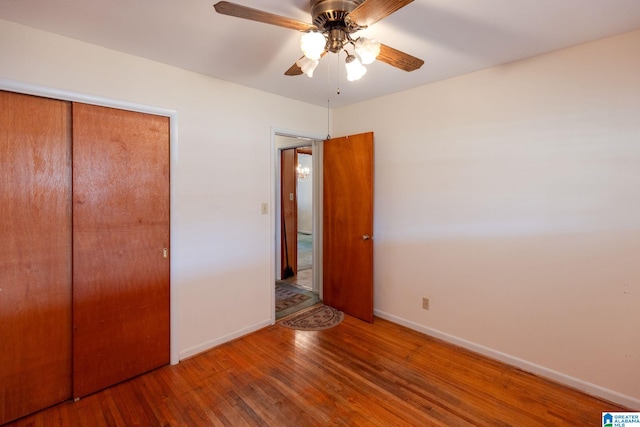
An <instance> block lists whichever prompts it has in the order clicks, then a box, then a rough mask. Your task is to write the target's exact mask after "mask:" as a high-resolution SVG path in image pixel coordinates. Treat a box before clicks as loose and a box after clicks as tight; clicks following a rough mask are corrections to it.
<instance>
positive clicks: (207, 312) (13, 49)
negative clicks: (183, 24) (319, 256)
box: [0, 20, 326, 357]
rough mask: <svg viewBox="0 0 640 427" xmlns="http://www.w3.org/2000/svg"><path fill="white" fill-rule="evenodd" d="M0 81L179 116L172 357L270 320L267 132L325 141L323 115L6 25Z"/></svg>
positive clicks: (0, 40)
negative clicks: (300, 134)
mask: <svg viewBox="0 0 640 427" xmlns="http://www.w3.org/2000/svg"><path fill="white" fill-rule="evenodd" d="M0 79H10V80H13V81H20V82H26V83H33V84H36V85H42V86H48V87H51V88H55V89H58V90H64V91H71V92H75V93H80V94H85V95H92V96H97V97H106V98H112V99H116V100H119V101H126V102H131V103H138V104H144V105H149V106H154V107H161V108H165V109H170V110H176V111H177V117H178V140H177V141H172V144H173V148H174V159H173V160H174V164H173V166H172V167H173V169H172V171H171V179H172V185H173V186H174V190H175V192H174V194H173V200H172V212H171V215H172V223H171V227H172V235H173V236H174V239H173V241H172V245H171V246H172V251H171V268H172V272H171V274H172V283H171V285H172V287H173V288H174V289H177V291H178V292H177V294H178V308H177V313H176V312H174V313H172V314H173V316H176V315H177V316H178V330H179V333H178V336H179V343H178V350H179V352H180V356H181V357H186V356H189V355H191V354H194V353H196V352H198V351H201V350H204V349H206V348H208V347H211V346H213V345H215V344H217V343H220V342H222V341H225V340H228V339H230V338H232V337H235V336H237V335H239V334H243V333H246V332H249V331H251V330H253V329H256V328H258V327H261V326H264V325H266V324H269V323H270V321H271V320H270V319H271V316H272V311H273V306H272V305H273V302H272V295H271V293H272V291H271V289H272V286H273V283H272V282H271V280H270V278H271V271H272V268H273V266H272V265H271V258H270V257H271V249H272V246H273V244H274V243H273V242H274V240H273V236H272V233H273V232H274V231H273V226H272V222H273V221H272V216H271V215H272V214H273V211H274V210H273V207H271V209H270V211H271V214H270V215H261V203H262V202H270V197H271V186H272V182H273V179H272V178H273V177H272V171H271V165H272V163H271V162H272V159H271V129H272V126H273V127H277V128H284V129H300V130H302V131H304V132H307V133H309V132H310V133H315V134H324V133H326V111H324V110H323V109H322V108H319V107H314V106H311V105H307V104H304V103H300V102H297V101H292V100H289V99H286V98H282V97H278V96H274V95H271V94H268V93H265V92H260V91H256V90H253V89H248V88H244V87H242V86H238V85H234V84H231V83H227V82H224V81H220V80H215V79H212V78H209V77H206V76H203V75H200V74H195V73H191V72H187V71H184V70H181V69H177V68H174V67H169V66H166V65H163V64H159V63H155V62H152V61H148V60H145V59H142V58H137V57H134V56H131V55H126V54H123V53H118V52H114V51H111V50H107V49H103V48H99V47H96V46H92V45H89V44H86V43H81V42H78V41H74V40H71V39H68V38H64V37H60V36H57V35H54V34H51V33H45V32H42V31H37V30H33V29H30V28H27V27H24V26H20V25H17V24H14V23H10V22H8V21H2V20H0ZM176 145H177V147H176ZM176 148H177V150H175V149H176ZM176 154H177V155H176Z"/></svg>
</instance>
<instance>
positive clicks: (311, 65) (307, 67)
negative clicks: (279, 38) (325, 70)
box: [296, 56, 320, 77]
mask: <svg viewBox="0 0 640 427" xmlns="http://www.w3.org/2000/svg"><path fill="white" fill-rule="evenodd" d="M319 63H320V62H319V61H318V60H317V59H309V58H307V57H306V56H303V57H302V58H300V59H298V60H297V61H296V65H297V66H298V67H300V69H301V70H302V72H303V73H305V74H306V75H307V76H308V77H313V71H314V70H315V69H316V67H317V66H318V64H319Z"/></svg>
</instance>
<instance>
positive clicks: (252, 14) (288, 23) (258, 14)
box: [213, 1, 317, 31]
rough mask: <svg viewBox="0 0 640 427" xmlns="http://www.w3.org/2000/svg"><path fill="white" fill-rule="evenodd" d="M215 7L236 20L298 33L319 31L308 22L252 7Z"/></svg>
mask: <svg viewBox="0 0 640 427" xmlns="http://www.w3.org/2000/svg"><path fill="white" fill-rule="evenodd" d="M213 7H214V8H215V9H216V12H218V13H221V14H223V15H229V16H235V17H236V18H242V19H249V20H251V21H257V22H263V23H265V24H271V25H277V26H278V27H284V28H290V29H292V30H297V31H310V30H317V28H316V26H315V25H312V24H307V23H306V22H301V21H296V20H295V19H291V18H286V17H284V16H280V15H275V14H273V13H269V12H264V11H262V10H258V9H253V8H251V7H247V6H242V5H240V4H237V3H231V2H228V1H221V2H218V3H216V4H214V5H213Z"/></svg>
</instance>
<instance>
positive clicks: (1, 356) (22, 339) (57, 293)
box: [0, 91, 71, 424]
mask: <svg viewBox="0 0 640 427" xmlns="http://www.w3.org/2000/svg"><path fill="white" fill-rule="evenodd" d="M70 120H71V105H70V104H69V103H67V102H62V101H55V100H51V99H45V98H38V97H34V96H29V95H21V94H16V93H11V92H2V91H0V236H1V237H0V386H1V387H0V424H3V423H5V422H8V421H10V420H12V419H15V418H18V417H21V416H23V415H26V414H28V413H31V412H35V411H37V410H39V409H43V408H45V407H47V406H50V405H53V404H55V403H58V402H60V401H63V400H66V399H69V398H70V397H71V122H70Z"/></svg>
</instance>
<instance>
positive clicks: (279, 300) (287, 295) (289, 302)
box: [276, 286, 311, 311]
mask: <svg viewBox="0 0 640 427" xmlns="http://www.w3.org/2000/svg"><path fill="white" fill-rule="evenodd" d="M309 298H311V297H310V296H309V295H305V294H301V293H299V292H296V291H294V290H292V289H290V288H285V287H284V286H276V311H282V310H284V309H285V308H289V307H291V306H293V305H298V304H300V303H301V302H303V301H306V300H308V299H309Z"/></svg>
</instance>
